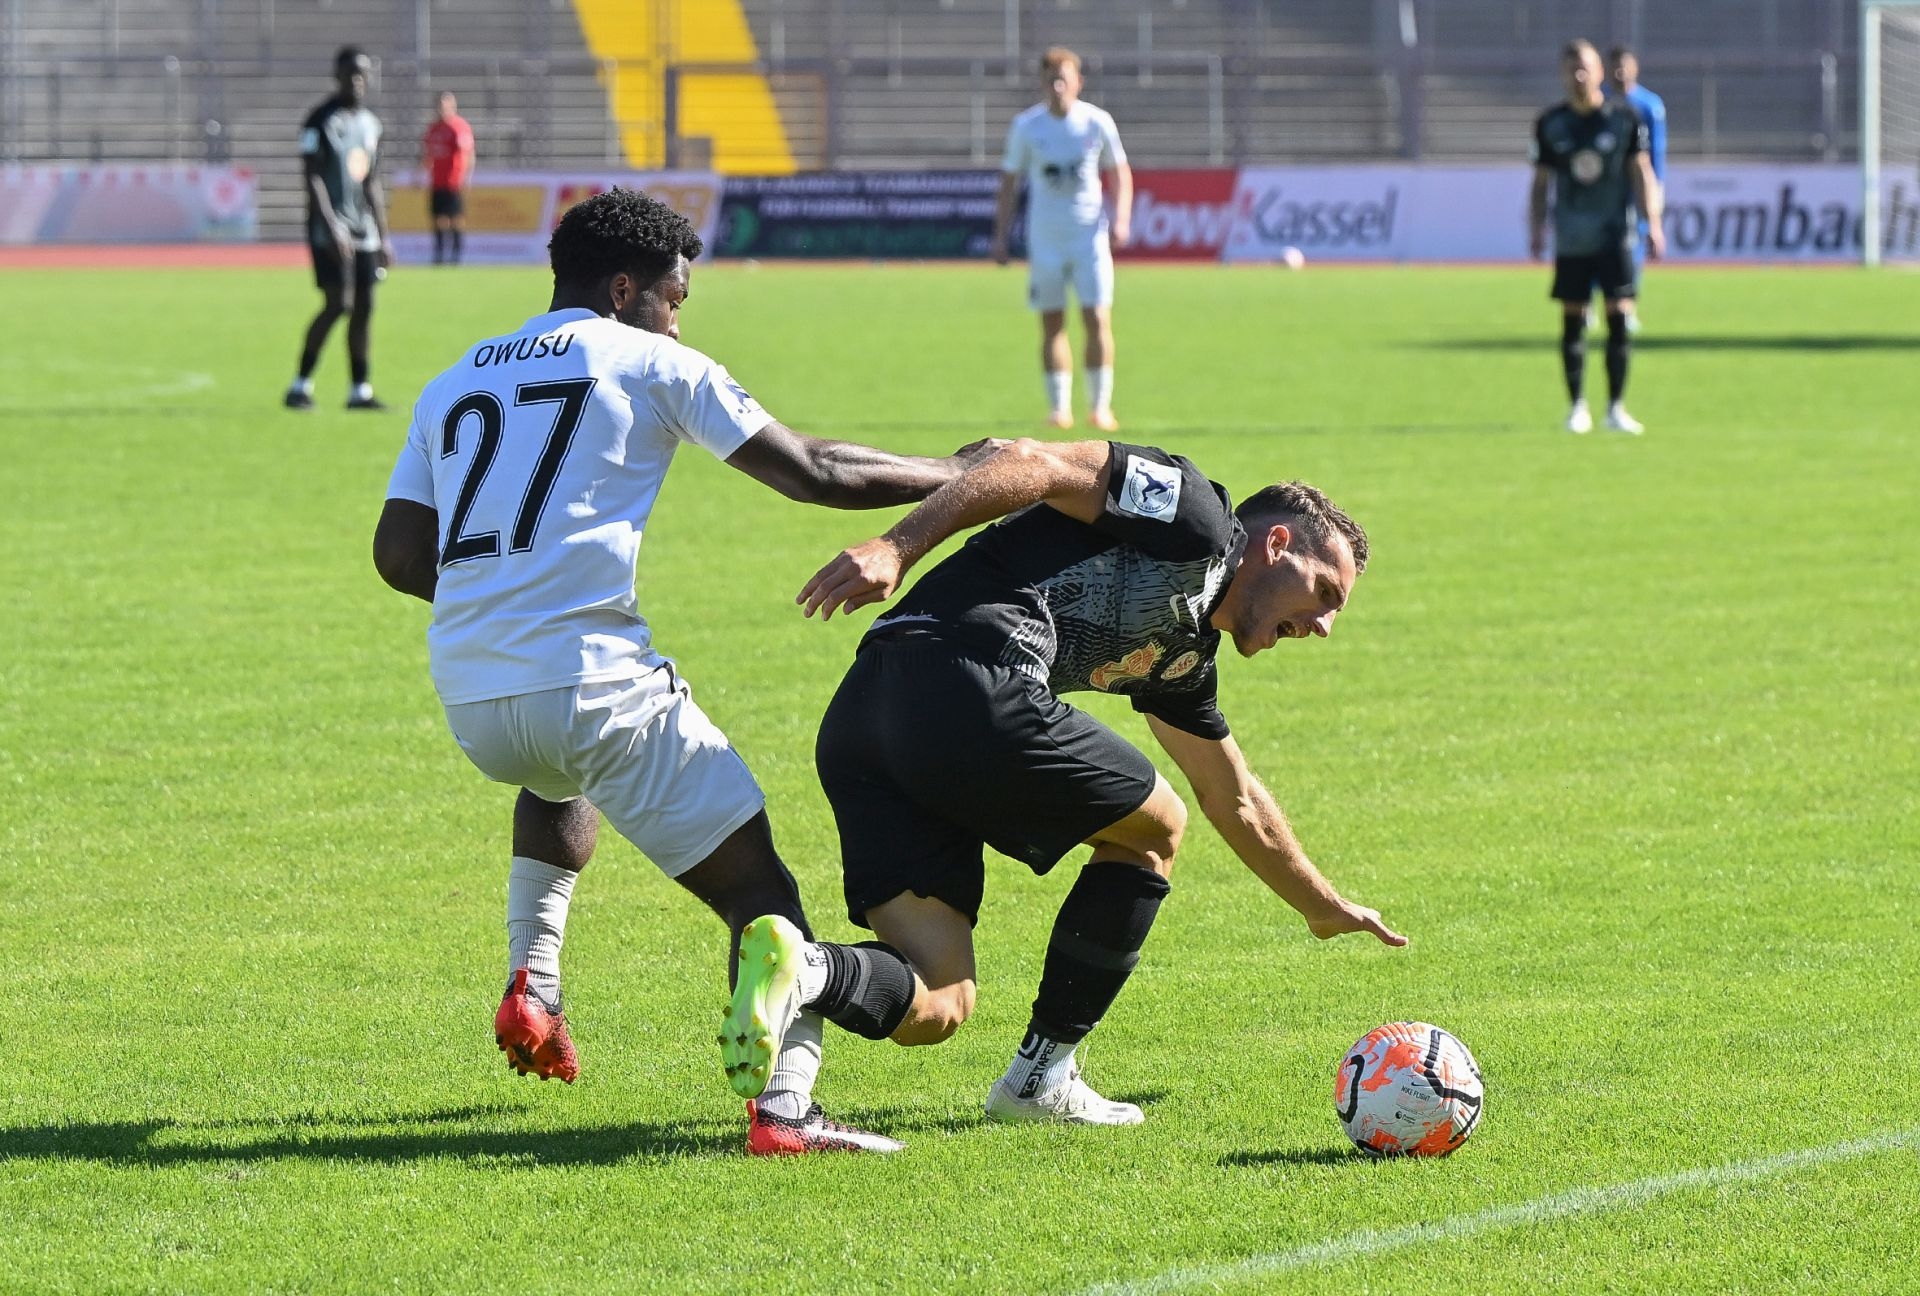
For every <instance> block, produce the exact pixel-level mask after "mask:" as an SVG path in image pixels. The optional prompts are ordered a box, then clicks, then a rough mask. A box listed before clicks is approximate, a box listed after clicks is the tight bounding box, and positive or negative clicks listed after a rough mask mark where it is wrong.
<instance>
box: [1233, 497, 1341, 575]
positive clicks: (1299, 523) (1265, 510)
mask: <svg viewBox="0 0 1920 1296" xmlns="http://www.w3.org/2000/svg"><path fill="white" fill-rule="evenodd" d="M1233 512H1234V516H1235V517H1237V518H1239V519H1240V525H1242V526H1244V527H1246V528H1247V530H1248V531H1249V532H1251V531H1252V530H1253V529H1254V526H1255V524H1256V523H1259V522H1264V521H1268V520H1273V521H1289V522H1292V523H1294V524H1295V525H1294V527H1293V530H1294V531H1295V533H1296V534H1299V535H1302V536H1304V537H1306V538H1307V539H1308V540H1310V541H1312V542H1313V544H1314V546H1315V547H1316V548H1321V549H1324V548H1326V547H1327V546H1328V545H1330V544H1331V543H1332V541H1333V537H1334V535H1335V534H1336V533H1337V534H1339V535H1343V536H1345V537H1346V538H1347V546H1348V547H1349V548H1351V549H1352V550H1353V571H1354V575H1356V576H1357V575H1359V574H1360V573H1361V572H1363V571H1365V570H1366V569H1367V533H1366V531H1365V530H1363V529H1362V528H1361V526H1360V524H1359V523H1358V522H1355V521H1354V520H1353V519H1352V518H1350V517H1348V516H1347V514H1346V511H1345V510H1344V509H1342V508H1341V507H1340V506H1339V505H1338V504H1335V503H1334V502H1333V501H1332V500H1330V499H1328V498H1327V497H1326V496H1325V495H1323V494H1322V493H1321V492H1319V491H1318V490H1315V489H1314V488H1313V487H1311V486H1309V485H1307V484H1306V483H1305V482H1303V481H1287V482H1278V483H1276V484H1275V485H1272V486H1269V487H1267V488H1266V489H1265V490H1259V491H1255V492H1254V493H1253V494H1251V495H1249V496H1247V498H1246V499H1244V500H1242V501H1241V502H1240V507H1239V508H1237V509H1235V510H1234V511H1233Z"/></svg>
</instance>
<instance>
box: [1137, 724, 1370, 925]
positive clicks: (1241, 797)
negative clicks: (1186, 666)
mask: <svg viewBox="0 0 1920 1296" xmlns="http://www.w3.org/2000/svg"><path fill="white" fill-rule="evenodd" d="M1147 727H1148V728H1149V729H1151V730H1153V736H1154V737H1155V738H1156V739H1158V740H1159V743H1160V745H1161V746H1162V747H1164V748H1166V751H1167V755H1169V756H1171V757H1173V763H1174V764H1176V765H1178V766H1179V767H1180V772H1181V773H1183V774H1185V775H1186V776H1187V779H1188V781H1189V782H1191V783H1192V784H1193V795H1194V799H1195V800H1197V801H1199V803H1200V811H1201V813H1202V814H1204V815H1206V817H1207V822H1208V823H1210V824H1212V825H1213V826H1214V829H1215V830H1216V831H1218V832H1219V834H1220V835H1221V836H1222V837H1224V838H1226V839H1227V845H1229V846H1231V847H1233V853H1234V854H1235V855H1238V856H1239V857H1240V861H1241V862H1242V863H1243V864H1245V865H1246V866H1247V867H1248V868H1249V869H1252V870H1253V872H1254V874H1255V875H1256V876H1257V877H1258V878H1259V879H1260V880H1261V881H1262V882H1265V883H1266V884H1267V886H1268V887H1269V888H1270V889H1271V890H1272V891H1273V893H1274V894H1275V895H1277V896H1279V897H1280V898H1281V899H1282V900H1285V901H1286V902H1287V903H1288V904H1290V905H1292V906H1293V907H1294V908H1295V909H1297V910H1299V911H1300V915H1301V917H1303V918H1305V919H1306V920H1307V930H1308V931H1310V932H1312V933H1313V934H1314V935H1315V936H1318V937H1319V938H1320V939H1321V940H1327V939H1329V938H1331V937H1334V936H1342V935H1345V934H1347V933H1348V932H1367V933H1370V934H1371V935H1373V936H1375V937H1378V938H1379V940H1380V941H1381V942H1382V943H1383V944H1386V945H1395V946H1398V945H1405V944H1406V943H1407V938H1406V937H1405V936H1402V935H1401V934H1400V933H1398V932H1396V931H1394V930H1393V929H1392V928H1391V927H1388V926H1387V925H1386V923H1384V922H1382V921H1381V919H1380V914H1379V913H1378V911H1376V910H1373V909H1368V908H1366V907H1365V906H1363V905H1357V904H1353V903H1352V902H1350V901H1348V900H1345V899H1343V898H1342V897H1341V895H1340V892H1339V891H1337V890H1336V889H1335V888H1334V885H1333V883H1331V882H1329V881H1327V879H1326V878H1325V877H1323V876H1322V875H1321V873H1320V870H1319V869H1317V868H1315V867H1314V866H1313V862H1312V861H1311V860H1309V859H1308V858H1307V852H1306V851H1305V850H1304V849H1302V848H1301V845H1300V839H1299V838H1297V837H1295V836H1294V835H1293V826H1292V825H1291V824H1289V823H1288V822H1287V816H1286V815H1285V814H1284V813H1282V812H1281V809H1280V805H1279V803H1278V802H1276V801H1275V800H1274V799H1273V794H1272V793H1271V792H1269V791H1267V788H1266V785H1265V784H1263V783H1262V782H1261V781H1260V779H1259V777H1258V776H1257V775H1256V774H1254V772H1253V771H1252V770H1251V769H1250V768H1248V766H1247V761H1246V757H1245V756H1243V755H1242V754H1241V751H1240V744H1238V743H1236V742H1235V741H1234V740H1233V738H1232V737H1231V736H1229V737H1226V738H1220V739H1214V738H1202V737H1200V736H1199V735H1198V734H1190V733H1188V732H1186V731H1185V730H1184V729H1176V728H1174V727H1173V726H1172V725H1170V724H1168V723H1167V722H1166V721H1164V720H1160V719H1157V718H1155V717H1153V716H1148V717H1147Z"/></svg>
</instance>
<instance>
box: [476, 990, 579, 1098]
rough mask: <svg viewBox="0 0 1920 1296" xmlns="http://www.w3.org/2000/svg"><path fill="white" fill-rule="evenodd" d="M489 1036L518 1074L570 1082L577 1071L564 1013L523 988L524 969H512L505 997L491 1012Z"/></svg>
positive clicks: (575, 1057)
mask: <svg viewBox="0 0 1920 1296" xmlns="http://www.w3.org/2000/svg"><path fill="white" fill-rule="evenodd" d="M493 1038H494V1041H495V1042H496V1043H498V1044H499V1045H500V1051H501V1052H503V1053H505V1054H506V1055H507V1065H508V1066H510V1067H512V1068H513V1069H514V1070H515V1071H518V1072H519V1073H520V1074H521V1075H537V1076H539V1077H540V1078H541V1079H542V1080H551V1079H560V1080H564V1081H566V1082H567V1083H568V1084H572V1083H573V1078H574V1077H575V1076H577V1075H579V1074H580V1059H579V1058H578V1057H577V1056H575V1055H574V1051H573V1039H572V1037H571V1036H569V1035H568V1034H567V1018H566V1014H564V1013H562V1012H561V1011H560V1010H559V1009H558V1008H549V1007H547V1005H546V1004H545V1003H544V1002H542V1001H541V999H540V996H539V995H537V994H535V993H534V992H533V991H531V990H529V989H528V988H527V970H526V969H525V968H515V969H514V973H513V981H512V983H511V984H509V985H508V986H507V994H506V998H504V999H502V1000H501V1001H500V1011H499V1012H497V1013H495V1014H494V1015H493Z"/></svg>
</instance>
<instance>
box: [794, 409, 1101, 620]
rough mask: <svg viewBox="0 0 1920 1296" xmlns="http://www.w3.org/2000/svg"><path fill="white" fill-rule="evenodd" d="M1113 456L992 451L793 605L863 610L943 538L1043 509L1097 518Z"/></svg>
mask: <svg viewBox="0 0 1920 1296" xmlns="http://www.w3.org/2000/svg"><path fill="white" fill-rule="evenodd" d="M1111 456H1112V451H1111V449H1110V447H1109V446H1108V444H1107V442H1105V441H1068V442H1055V441H1032V440H1027V439H1022V440H1019V441H1014V442H1011V443H1009V444H1007V445H1005V446H1002V447H1001V448H999V449H997V450H996V451H994V453H992V454H991V455H988V456H987V457H986V458H985V459H983V460H981V462H980V463H979V465H978V466H976V467H973V468H970V469H968V470H967V471H966V472H965V473H964V474H962V475H961V476H959V477H956V478H955V479H954V480H953V481H951V482H948V483H947V484H946V485H944V486H942V487H941V488H940V489H939V490H937V491H935V492H934V493H933V494H931V495H929V496H928V497H927V498H926V499H925V500H924V501H923V502H922V503H921V504H920V506H919V507H918V508H916V509H914V510H913V511H912V512H911V513H909V514H907V515H906V516H905V517H903V518H901V519H900V521H898V522H896V523H895V524H894V525H893V526H892V527H890V528H889V529H888V530H887V532H886V533H885V534H884V535H881V536H878V537H876V538H875V539H872V540H869V541H867V542H866V543H865V544H860V545H855V546H854V547H853V548H851V549H847V550H843V551H842V552H841V553H840V555H839V556H838V557H836V558H835V559H834V560H833V561H832V562H830V563H828V564H827V565H826V566H825V567H822V568H821V569H820V570H819V571H818V572H816V573H814V576H813V579H812V580H810V581H808V582H807V584H806V586H805V587H804V588H803V589H802V590H801V591H800V595H799V597H798V598H797V599H795V600H794V601H795V602H797V603H799V604H801V605H802V606H803V607H804V608H805V609H806V615H808V616H812V615H813V614H814V612H816V611H819V612H820V613H821V614H822V617H823V618H831V617H832V615H833V613H834V611H835V610H836V609H839V608H845V609H846V610H847V611H852V610H853V609H854V608H858V607H864V606H866V605H867V604H869V603H878V602H881V601H882V600H884V599H886V598H889V597H891V596H892V594H893V592H894V591H895V590H896V589H898V588H899V585H900V581H901V579H902V578H903V577H904V576H905V575H906V574H907V572H908V571H909V570H911V569H912V567H913V565H914V564H915V563H917V562H919V561H920V559H922V558H924V557H925V556H926V555H927V554H928V553H929V552H931V551H932V550H933V548H934V547H935V546H936V545H938V544H939V543H940V542H941V541H942V540H945V539H946V538H947V537H948V536H951V535H954V534H956V533H958V532H960V531H963V530H965V529H966V528H968V527H970V526H977V525H979V524H980V523H982V522H988V521H991V520H993V519H994V518H998V517H1004V516H1006V515H1007V514H1008V513H1012V512H1014V511H1015V510H1017V509H1022V508H1025V507H1027V506H1028V505H1030V504H1038V503H1040V502H1042V501H1049V502H1058V503H1059V504H1060V505H1061V506H1062V511H1063V512H1066V513H1068V514H1069V515H1079V516H1082V517H1083V519H1084V518H1085V516H1086V515H1088V514H1090V513H1091V514H1093V515H1095V516H1097V509H1098V508H1099V507H1100V506H1101V502H1102V501H1103V500H1104V498H1105V488H1106V475H1107V465H1108V462H1109V460H1110V459H1111Z"/></svg>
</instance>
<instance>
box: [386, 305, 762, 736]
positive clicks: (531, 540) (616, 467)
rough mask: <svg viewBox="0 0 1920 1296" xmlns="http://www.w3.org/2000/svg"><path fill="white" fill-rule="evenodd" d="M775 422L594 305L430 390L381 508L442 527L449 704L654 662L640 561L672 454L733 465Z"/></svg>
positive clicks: (695, 357)
mask: <svg viewBox="0 0 1920 1296" xmlns="http://www.w3.org/2000/svg"><path fill="white" fill-rule="evenodd" d="M771 422H773V416H772V415H770V414H768V413H767V412H766V411H765V410H764V409H762V408H760V405H759V404H758V402H756V401H755V400H754V399H753V398H752V397H751V396H749V395H747V393H746V392H745V391H743V390H741V388H740V385H739V384H738V383H736V382H734V381H733V379H732V377H731V376H730V375H729V374H728V373H727V371H726V369H725V368H724V367H722V366H721V365H719V364H716V363H715V362H714V361H712V360H710V359H708V358H707V357H706V356H704V355H702V354H700V353H699V352H698V351H695V350H693V349H692V348H691V347H685V346H682V345H680V343H678V342H676V341H674V340H673V339H672V338H669V337H666V336H665V335H664V334H659V333H648V332H644V331H642V330H640V329H636V328H630V327H628V326H627V325H625V324H621V323H619V322H617V321H615V320H611V319H606V318H603V317H601V316H598V315H595V314H594V313H593V312H591V311H587V310H561V311H553V312H550V313H548V314H545V315H536V316H534V317H533V318H532V319H530V320H528V321H527V322H526V324H525V325H524V326H523V327H522V328H521V329H520V330H519V331H518V332H516V333H511V334H508V335H507V336H505V337H496V338H488V339H487V340H485V341H483V342H480V343H478V344H476V345H475V346H474V347H472V348H471V349H470V350H468V352H467V353H466V354H465V355H464V356H462V357H461V358H460V361H459V363H458V364H456V365H454V366H453V367H452V368H451V369H448V370H447V371H446V372H445V373H443V374H441V375H440V376H439V377H438V378H435V379H434V380H433V381H432V382H430V383H428V384H427V388H426V390H425V391H424V392H422V393H421V395H420V399H419V401H418V402H417V403H416V404H415V405H414V408H413V425H412V427H410V428H409V429H408V431H407V443H406V446H405V448H404V449H402V450H401V452H400V458H399V461H398V462H397V463H396V464H395V465H394V469H393V478H392V480H391V482H390V483H389V484H388V487H387V497H388V498H389V499H403V500H412V501H414V502H416V503H420V504H425V505H428V506H429V507H431V508H432V509H434V510H435V511H436V512H437V513H438V514H439V517H440V577H439V583H438V586H437V588H436V589H435V591H434V597H433V622H432V625H431V626H429V628H428V630H427V648H428V658H429V662H430V666H431V669H432V673H433V684H434V688H435V690H436V691H437V692H438V693H439V695H440V700H441V701H442V702H443V703H445V704H447V705H449V706H452V705H456V704H459V703H462V702H478V701H482V700H485V699H487V698H499V697H510V696H513V695H516V694H521V693H534V692H539V691H541V690H543V689H551V688H563V687H566V686H569V685H573V684H580V683H589V682H593V681H601V680H615V679H631V678H637V677H638V676H640V675H642V674H644V673H646V672H647V671H648V670H651V669H654V668H655V667H656V666H657V665H658V663H659V660H660V659H659V658H658V657H656V656H655V655H654V653H653V649H652V646H651V640H650V635H649V632H648V628H647V623H646V620H645V618H643V617H642V616H641V615H640V608H639V601H638V599H637V598H636V597H635V594H634V562H635V559H636V558H637V557H638V555H639V551H640V538H641V535H642V533H643V532H644V531H645V530H646V525H647V517H648V515H649V514H650V513H651V512H652V511H653V502H654V500H655V499H656V498H657V497H658V496H659V493H660V486H661V483H662V482H663V481H664V480H665V479H666V475H667V467H668V465H669V464H671V463H672V462H673V452H674V451H675V450H676V449H677V448H678V447H679V445H680V443H681V442H682V441H689V442H692V443H693V444H694V445H697V446H700V447H702V448H704V449H706V450H708V451H710V452H711V453H712V454H714V455H715V456H716V457H718V458H720V459H726V458H727V457H728V456H730V455H732V454H733V452H734V451H736V450H738V449H739V448H740V447H741V446H742V445H744V444H746V442H747V440H748V439H749V438H750V437H752V436H753V435H754V434H755V433H756V432H759V431H760V430H761V429H763V428H765V427H766V426H767V425H768V424H769V423H771Z"/></svg>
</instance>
